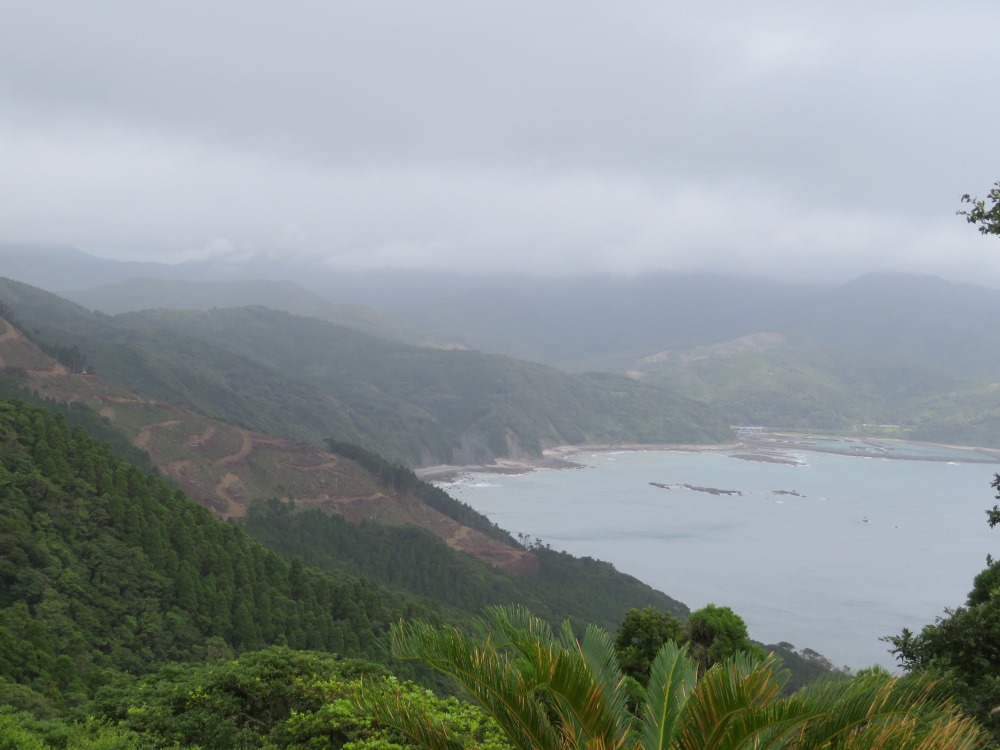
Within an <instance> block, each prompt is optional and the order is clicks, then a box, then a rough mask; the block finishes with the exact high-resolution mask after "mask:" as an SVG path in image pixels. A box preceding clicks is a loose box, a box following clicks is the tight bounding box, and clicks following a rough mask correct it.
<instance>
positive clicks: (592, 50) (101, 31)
mask: <svg viewBox="0 0 1000 750" xmlns="http://www.w3.org/2000/svg"><path fill="white" fill-rule="evenodd" d="M998 22H1000V7H997V6H996V5H995V4H994V3H986V2H956V3H952V4H947V5H946V4H941V3H932V2H922V3H921V2H907V3H903V2H875V3H872V2H868V3H860V2H845V3H839V4H837V5H836V6H832V5H830V6H826V7H817V6H816V5H815V4H805V3H791V2H788V3H782V2H772V3H755V4H747V3H736V2H731V3H726V2H722V3H715V4H711V5H705V4H703V7H702V6H696V7H692V5H691V4H680V3H662V2H652V1H651V0H650V1H646V2H639V1H635V2H624V3H614V4H612V3H598V2H587V1H583V2H549V3H523V2H508V3H494V4H484V3H468V2H433V1H432V2H425V3H408V2H382V3H328V2H318V1H317V2H296V3H284V4H274V3H263V2H256V3H254V2H205V3H201V2H199V3H195V2H177V3H169V4H168V3H163V4H156V5H150V4H139V3H129V2H117V3H111V2H90V3H73V2H64V3H55V2H53V3H46V2H41V3H31V4H28V3H14V2H0V164H2V165H3V169H2V173H0V205H3V206H4V210H3V211H2V212H0V240H4V241H31V240H36V241H58V242H65V243H72V244H76V245H79V246H81V247H83V248H85V249H88V250H91V251H93V252H97V253H99V254H100V253H105V254H112V255H117V256H119V257H126V256H129V257H145V258H156V259H162V260H170V259H181V258H184V257H193V256H196V255H204V254H213V257H223V256H224V257H226V258H227V259H228V260H229V261H231V262H239V260H240V258H242V257H245V256H246V255H248V254H252V253H259V252H267V253H271V254H277V255H280V256H287V257H289V258H322V259H325V260H326V261H327V262H329V263H331V264H334V265H339V266H348V267H380V266H384V265H392V266H417V267H460V268H469V269H491V268H510V267H512V266H516V267H521V268H525V269H527V270H530V271H534V272H538V273H546V274H552V273H566V272H581V271H594V270H600V271H605V270H610V271H616V272H621V273H636V272H641V271H643V270H649V269H672V268H684V269H689V268H715V269H729V270H733V271H737V272H741V273H752V274H755V275H771V276H786V277H787V276H790V277H796V278H812V277H816V276H823V277H829V278H846V277H848V276H851V275H855V274H858V273H862V272H865V271H868V270H886V269H905V270H911V271H918V272H928V273H938V274H942V275H945V276H949V277H951V278H965V279H973V280H978V281H988V282H989V283H993V284H1000V263H998V262H996V261H995V260H994V257H995V256H1000V247H995V243H991V242H990V241H989V240H988V239H984V238H980V237H979V236H978V235H976V234H975V233H974V232H973V231H972V229H971V228H969V227H967V226H966V225H965V224H964V223H963V222H962V221H961V220H960V219H957V218H956V217H955V216H954V214H953V212H954V210H955V209H956V208H957V207H958V202H957V198H958V196H959V195H961V194H962V193H964V192H967V191H971V192H985V191H986V190H987V189H988V187H989V185H990V184H991V183H992V182H993V181H995V180H996V179H1000V173H998V170H997V163H996V160H995V159H993V160H992V161H991V158H990V157H991V153H990V151H989V145H988V144H989V141H988V138H989V136H990V135H991V129H990V126H991V125H993V124H994V123H995V122H996V120H997V114H998V111H1000V104H998V103H997V101H996V97H995V96H993V95H992V89H991V87H990V81H991V76H992V71H995V70H996V68H997V64H998V62H1000V51H998V49H1000V48H998V46H997V45H996V43H995V38H994V36H995V35H994V33H993V32H994V30H995V29H996V28H998ZM984 144H986V145H984Z"/></svg>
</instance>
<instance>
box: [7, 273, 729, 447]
mask: <svg viewBox="0 0 1000 750" xmlns="http://www.w3.org/2000/svg"><path fill="white" fill-rule="evenodd" d="M0 301H4V302H5V303H6V304H7V305H8V306H9V307H10V308H12V309H13V310H14V312H15V313H16V314H17V315H18V316H19V317H20V318H21V319H23V320H25V321H26V322H27V323H28V325H29V327H32V328H35V329H36V330H37V338H38V339H39V340H40V341H43V342H45V341H47V342H49V345H50V347H51V346H62V347H70V346H73V347H77V348H78V349H79V350H80V351H81V352H82V353H83V354H84V355H85V356H86V359H87V361H88V363H89V364H90V366H91V367H92V368H94V369H95V370H96V371H97V372H98V373H99V374H101V375H102V376H103V377H105V378H108V379H109V380H112V381H114V382H116V383H118V384H120V385H122V386H125V387H127V388H132V389H135V390H137V391H139V392H140V393H144V394H147V395H149V396H153V397H155V398H159V399H164V400H173V401H177V402H180V403H186V404H191V405H193V406H196V407H197V408H199V409H201V410H203V411H205V412H206V413H208V414H211V415H213V416H216V417H219V418H221V419H224V420H226V421H228V422H232V423H236V424H241V425H244V426H247V427H250V428H252V429H256V430H260V431H262V432H269V433H271V434H276V435H281V436H284V437H289V438H295V439H305V440H311V441H313V442H320V441H322V440H323V439H325V438H327V437H332V438H335V439H337V440H341V441H345V442H351V443H357V444H360V445H363V446H365V447H367V448H369V449H371V450H374V451H375V452H377V453H379V454H381V455H384V456H386V457H388V458H391V459H393V460H396V461H401V462H404V463H407V464H410V465H429V464H436V463H460V464H464V463H480V462H484V461H486V462H488V461H491V460H492V459H493V458H495V457H499V456H537V455H539V454H540V453H541V451H542V450H543V449H544V448H545V447H549V446H554V445H561V444H582V443H610V444H621V443H675V444H676V443H683V444H690V443H710V442H724V441H728V440H729V439H730V433H729V430H728V426H727V425H726V424H725V423H724V422H723V420H721V419H720V418H719V417H717V416H716V415H715V414H714V413H713V412H712V411H711V409H709V408H707V407H706V406H704V405H701V404H697V403H695V402H693V401H691V400H689V399H685V398H681V397H678V396H676V395H674V394H672V393H670V392H668V391H665V390H663V389H661V388H657V387H655V386H649V385H645V384H641V383H636V382H634V381H631V380H629V379H628V378H625V377H623V376H618V375H610V374H582V375H568V374H566V373H563V372H560V371H559V370H556V369H554V368H551V367H547V366H543V365H536V364H531V363H527V362H521V361H518V360H514V359H511V358H509V357H504V356H499V355H486V354H481V353H478V352H470V351H443V350H439V349H429V348H422V347H417V346H410V345H406V344H402V343H398V342H392V341H388V340H385V339H380V338H377V337H374V336H370V335H367V334H364V333H361V332H359V331H355V330H351V329H348V328H344V327H342V326H336V325H333V324H330V323H327V322H325V321H321V320H317V319H314V318H304V317H299V316H294V315H289V314H287V313H281V312H276V311H274V310H269V309H266V308H261V307H254V308H240V309H232V310H213V311H169V310H156V311H147V312H143V313H129V314H124V315H119V316H115V317H113V318H112V317H108V316H105V315H100V314H93V313H89V312H87V311H86V310H83V309H82V308H80V307H79V306H76V305H73V304H72V303H69V302H67V301H65V300H61V299H60V298H58V297H54V295H49V294H47V293H45V292H42V291H41V290H35V289H32V288H31V287H27V286H25V285H23V284H18V283H17V282H11V281H2V282H0Z"/></svg>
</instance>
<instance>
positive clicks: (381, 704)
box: [355, 684, 463, 750]
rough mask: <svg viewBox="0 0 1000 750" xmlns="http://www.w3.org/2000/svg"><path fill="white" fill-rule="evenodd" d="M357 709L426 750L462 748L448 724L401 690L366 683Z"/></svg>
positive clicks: (455, 749) (358, 697) (457, 749)
mask: <svg viewBox="0 0 1000 750" xmlns="http://www.w3.org/2000/svg"><path fill="white" fill-rule="evenodd" d="M355 703H356V704H357V706H358V708H359V709H360V710H361V711H363V712H364V713H366V714H368V715H369V716H371V717H372V718H374V719H375V720H377V721H379V722H381V723H382V724H385V725H386V726H388V727H392V728H393V729H395V730H396V731H397V732H399V733H400V734H402V735H404V736H406V737H408V738H409V739H411V740H412V741H413V742H414V743H416V744H417V745H419V746H420V747H424V748H427V750H463V746H462V743H460V742H458V741H457V740H455V739H453V738H452V737H451V736H450V734H449V732H448V727H447V726H445V725H444V724H443V723H442V722H441V721H440V720H439V718H438V717H436V716H433V715H431V714H430V713H429V712H428V711H427V710H426V708H425V707H424V706H421V705H417V704H414V703H413V702H411V701H409V700H407V699H406V698H404V697H403V695H402V693H401V692H400V691H398V690H397V691H391V690H387V689H386V688H385V687H382V686H377V685H375V684H368V685H365V686H364V687H363V688H362V690H361V693H360V695H358V696H357V698H356V699H355Z"/></svg>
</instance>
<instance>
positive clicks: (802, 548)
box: [442, 450, 1000, 669]
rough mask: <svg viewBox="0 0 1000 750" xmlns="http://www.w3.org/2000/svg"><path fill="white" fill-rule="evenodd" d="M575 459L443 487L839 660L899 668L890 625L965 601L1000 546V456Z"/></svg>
mask: <svg viewBox="0 0 1000 750" xmlns="http://www.w3.org/2000/svg"><path fill="white" fill-rule="evenodd" d="M904 452H905V451H904ZM908 455H913V456H915V457H916V456H919V455H921V451H920V450H911V451H909V453H908ZM938 457H939V458H940V456H938ZM570 458H571V459H572V460H573V461H575V462H577V463H580V464H581V467H580V468H577V469H560V470H544V469H543V470H537V471H532V472H530V473H526V474H519V475H498V474H468V475H464V476H462V477H460V478H459V479H458V480H457V481H455V482H452V483H449V484H447V485H442V486H444V487H445V489H447V490H448V491H449V492H450V493H451V494H452V495H453V496H454V497H456V498H458V499H459V500H462V501H463V502H466V503H468V504H469V505H471V506H472V507H473V508H475V509H476V510H479V511H480V512H482V513H485V514H486V515H487V516H488V517H489V518H490V519H491V520H493V521H495V522H496V523H497V524H499V525H500V526H501V527H503V528H505V529H507V530H509V531H510V532H512V533H513V534H514V535H515V536H516V535H518V534H526V535H528V536H530V537H531V541H535V540H536V539H537V540H540V542H541V543H543V544H548V545H550V546H551V547H552V548H553V549H556V550H566V551H567V552H570V553H572V554H574V555H577V556H589V557H594V558H598V559H601V560H607V561H608V562H611V563H613V564H614V565H615V567H616V568H617V569H618V570H620V571H622V572H625V573H628V574H631V575H633V576H635V577H637V578H639V579H640V580H642V581H644V582H646V583H648V584H649V585H651V586H653V587H654V588H657V589H659V590H661V591H663V592H665V593H667V594H669V595H670V596H672V597H674V598H676V599H679V600H680V601H682V602H684V603H685V604H687V605H688V606H689V607H691V608H692V609H697V608H699V607H701V606H704V605H705V604H708V603H710V602H711V603H715V604H719V605H727V606H730V607H732V608H733V609H734V610H735V611H736V612H737V613H739V614H740V615H741V616H742V617H743V618H744V619H745V620H746V622H747V625H748V627H749V630H750V635H751V637H753V638H754V639H755V640H758V641H762V642H764V643H777V642H779V641H785V642H790V643H792V644H793V645H794V646H795V647H797V648H799V649H803V648H811V649H814V650H816V651H818V652H820V653H821V654H823V655H825V656H826V657H827V658H829V659H830V660H831V661H832V662H833V664H834V665H836V666H846V667H850V668H852V669H857V668H861V667H865V666H869V665H872V664H881V665H883V666H886V667H889V668H892V667H894V665H895V662H894V659H893V657H892V656H891V655H890V654H889V653H888V651H887V644H885V643H881V642H880V641H879V637H880V636H884V635H890V634H893V635H894V634H898V633H899V632H900V631H901V630H902V628H904V627H907V628H910V629H911V630H919V629H920V628H921V627H922V626H923V625H925V624H928V623H931V622H933V621H934V619H935V617H937V616H939V615H942V614H943V610H944V608H945V607H955V606H959V605H961V604H963V603H964V601H965V597H966V595H967V593H968V591H969V590H970V588H971V586H972V579H973V577H974V576H975V574H976V573H978V572H979V571H980V570H981V569H982V568H983V567H984V565H985V557H986V555H987V553H989V552H990V551H997V550H1000V537H998V536H997V534H1000V531H998V532H995V533H994V535H992V536H991V533H990V529H989V527H988V526H987V524H986V515H985V513H984V510H985V509H986V508H989V507H992V506H993V504H994V502H995V500H994V498H993V494H994V491H993V490H992V489H991V487H990V482H991V481H992V479H993V476H994V473H995V472H996V471H997V470H998V466H997V465H996V464H983V463H962V462H948V461H940V460H939V461H923V460H902V459H894V460H890V459H886V458H879V457H875V458H872V457H857V456H844V455H834V454H829V453H818V452H811V451H800V452H791V453H789V454H787V455H786V456H785V458H786V459H790V460H794V461H796V462H797V465H791V464H787V463H771V462H765V461H748V460H742V459H738V458H735V457H732V456H730V455H726V454H724V453H714V452H679V451H660V450H649V451H623V452H615V451H610V452H581V453H578V454H574V455H573V456H571V457H570ZM651 483H655V484H656V485H664V486H654V484H651ZM683 485H690V486H691V487H694V488H701V489H700V490H699V489H690V488H687V487H684V486H683ZM708 489H714V490H718V491H723V492H732V493H733V494H713V493H712V492H707V491H705V490H708ZM737 493H738V494H737Z"/></svg>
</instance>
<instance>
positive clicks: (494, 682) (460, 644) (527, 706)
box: [389, 621, 559, 750]
mask: <svg viewBox="0 0 1000 750" xmlns="http://www.w3.org/2000/svg"><path fill="white" fill-rule="evenodd" d="M389 644H390V650H391V652H392V654H393V655H394V656H396V657H398V658H400V659H423V660H424V661H426V662H427V663H428V664H430V665H431V666H432V667H434V668H435V669H436V670H438V671H439V672H441V673H442V674H445V675H448V676H449V677H451V678H452V679H454V680H455V681H456V682H457V683H458V684H459V685H461V686H462V687H463V688H464V689H465V690H466V691H467V692H468V693H469V695H471V696H472V697H473V698H474V699H475V700H476V701H477V702H478V703H479V704H480V705H481V706H482V707H483V709H484V710H485V711H486V713H488V714H489V715H490V716H492V717H493V718H494V719H495V720H496V722H497V724H498V725H499V726H500V728H501V729H502V730H503V732H504V734H506V735H507V738H508V739H509V740H510V741H511V743H512V744H513V745H514V746H515V747H518V748H535V749H537V750H556V748H558V747H559V734H558V732H557V731H556V729H555V727H553V725H552V722H551V721H550V720H549V718H548V716H547V714H546V711H545V708H544V706H542V705H541V704H540V703H539V702H538V701H537V700H536V699H535V697H534V693H535V688H536V687H537V684H536V683H535V682H534V680H532V679H531V677H532V675H530V674H527V673H525V672H524V671H523V670H521V669H518V668H517V667H516V666H515V665H514V664H513V662H512V660H511V658H510V657H509V656H508V655H506V654H504V653H503V652H500V651H498V650H497V649H496V648H495V646H494V644H493V643H492V642H491V641H490V639H489V637H487V638H486V640H485V642H477V641H474V640H471V639H469V638H468V637H467V636H465V635H464V634H462V633H461V632H459V631H458V630H457V629H444V628H442V629H438V628H435V627H433V626H431V625H429V624H427V623H425V622H421V621H415V622H413V623H410V624H405V623H398V624H396V625H394V626H393V627H392V628H391V629H390V632H389Z"/></svg>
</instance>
